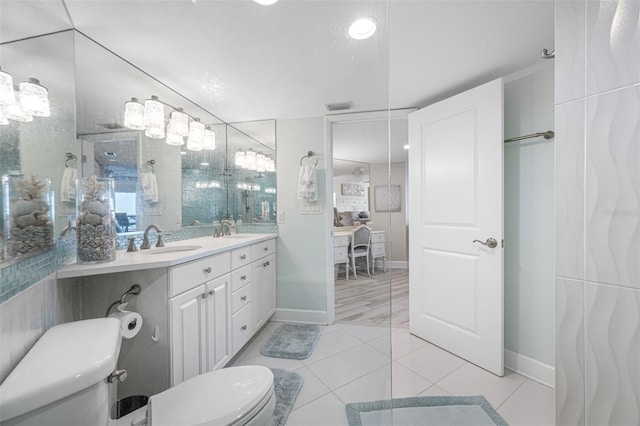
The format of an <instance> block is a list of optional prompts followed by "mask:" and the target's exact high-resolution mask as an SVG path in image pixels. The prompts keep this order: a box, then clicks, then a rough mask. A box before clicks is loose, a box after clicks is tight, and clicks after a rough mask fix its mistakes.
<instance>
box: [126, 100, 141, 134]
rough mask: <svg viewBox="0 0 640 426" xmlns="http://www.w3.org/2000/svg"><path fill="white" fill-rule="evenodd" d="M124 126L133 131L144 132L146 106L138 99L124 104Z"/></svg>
mask: <svg viewBox="0 0 640 426" xmlns="http://www.w3.org/2000/svg"><path fill="white" fill-rule="evenodd" d="M124 126H125V127H127V128H129V129H132V130H144V128H145V126H144V105H142V104H141V103H140V102H138V99H137V98H131V100H130V101H128V102H125V103H124Z"/></svg>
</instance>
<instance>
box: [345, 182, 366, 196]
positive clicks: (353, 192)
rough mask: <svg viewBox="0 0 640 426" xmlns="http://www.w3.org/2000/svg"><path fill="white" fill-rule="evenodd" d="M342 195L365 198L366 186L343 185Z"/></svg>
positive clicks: (357, 184)
mask: <svg viewBox="0 0 640 426" xmlns="http://www.w3.org/2000/svg"><path fill="white" fill-rule="evenodd" d="M341 189H342V195H346V196H351V197H364V185H361V184H359V183H343V184H342V187H341Z"/></svg>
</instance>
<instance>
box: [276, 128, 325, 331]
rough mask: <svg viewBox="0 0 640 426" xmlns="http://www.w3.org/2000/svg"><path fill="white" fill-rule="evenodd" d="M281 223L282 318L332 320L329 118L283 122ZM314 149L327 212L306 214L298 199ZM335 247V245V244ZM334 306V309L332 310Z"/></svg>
mask: <svg viewBox="0 0 640 426" xmlns="http://www.w3.org/2000/svg"><path fill="white" fill-rule="evenodd" d="M276 135H277V144H278V145H277V157H278V158H277V164H278V189H277V195H278V216H280V215H281V214H284V217H285V220H284V223H281V222H280V221H279V222H280V223H278V230H279V238H278V262H277V307H278V310H277V312H276V316H275V318H276V319H285V320H293V321H310V322H326V320H327V309H328V307H327V291H328V290H327V289H328V284H329V282H332V280H333V265H332V264H331V262H332V259H331V257H330V256H329V254H330V253H329V252H328V250H327V241H328V240H329V239H330V236H331V231H332V227H333V212H332V208H333V207H332V204H331V196H332V194H331V186H329V191H327V182H326V178H327V171H326V167H327V164H331V161H332V159H331V158H328V159H327V158H326V154H325V121H324V118H323V117H313V118H302V119H294V120H278V121H277V123H276ZM307 151H313V152H314V155H315V156H314V158H316V159H317V160H318V169H317V179H318V203H319V204H320V205H321V213H322V214H311V215H309V214H301V213H300V206H301V201H300V200H298V199H297V193H296V188H297V182H298V171H299V168H300V158H301V157H302V156H303V155H305V154H306V153H307ZM331 248H332V247H331ZM332 308H333V307H330V308H329V309H332Z"/></svg>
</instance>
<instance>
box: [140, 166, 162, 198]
mask: <svg viewBox="0 0 640 426" xmlns="http://www.w3.org/2000/svg"><path fill="white" fill-rule="evenodd" d="M140 188H141V191H140V192H141V197H142V200H143V201H148V202H150V203H157V202H158V181H157V180H156V175H155V173H152V172H141V173H140Z"/></svg>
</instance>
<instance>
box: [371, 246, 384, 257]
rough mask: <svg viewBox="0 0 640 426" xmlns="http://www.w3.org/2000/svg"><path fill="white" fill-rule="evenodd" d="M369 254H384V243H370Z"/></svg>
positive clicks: (374, 255)
mask: <svg viewBox="0 0 640 426" xmlns="http://www.w3.org/2000/svg"><path fill="white" fill-rule="evenodd" d="M371 255H372V256H373V257H377V256H384V255H385V250H384V243H374V244H371Z"/></svg>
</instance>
